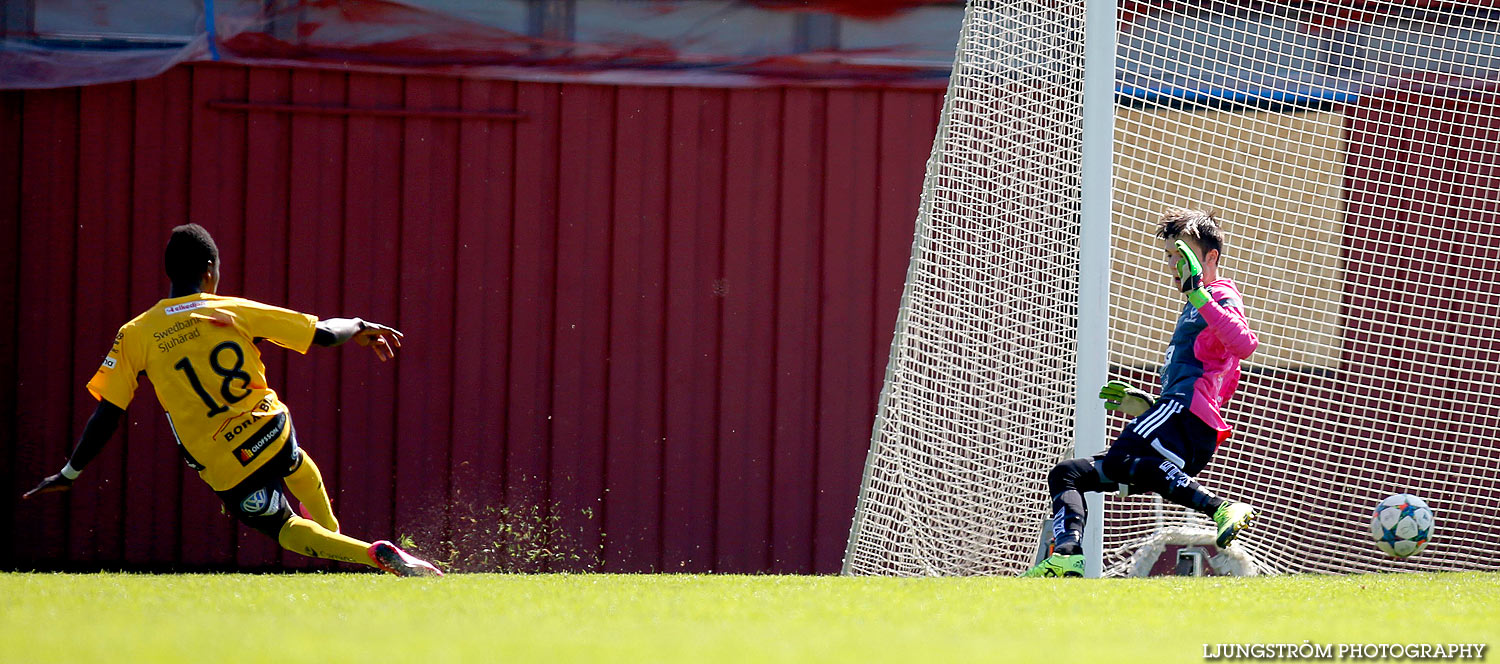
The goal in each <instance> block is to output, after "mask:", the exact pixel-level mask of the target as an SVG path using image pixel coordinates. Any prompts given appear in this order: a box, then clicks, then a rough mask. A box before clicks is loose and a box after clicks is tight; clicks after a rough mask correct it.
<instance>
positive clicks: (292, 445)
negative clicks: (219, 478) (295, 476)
mask: <svg viewBox="0 0 1500 664" xmlns="http://www.w3.org/2000/svg"><path fill="white" fill-rule="evenodd" d="M291 425H292V423H291V419H290V418H288V419H287V428H289V429H290V428H291ZM301 465H302V449H301V448H299V447H297V433H296V431H288V432H287V436H286V444H285V445H282V446H281V450H280V451H278V452H276V456H274V457H271V459H270V460H269V461H267V462H265V464H263V465H261V467H260V468H258V469H256V471H255V472H253V473H251V474H250V476H249V477H246V478H245V480H244V481H243V482H240V483H239V484H236V485H235V486H234V488H232V489H229V490H227V491H215V492H214V493H216V494H218V496H219V500H222V501H224V509H225V510H226V511H228V512H229V514H230V515H232V516H233V517H234V518H235V519H237V520H238V521H239V522H240V523H243V524H245V525H247V526H249V527H251V528H254V529H255V530H258V531H260V532H262V533H265V534H266V535H267V536H268V537H270V538H271V539H273V540H276V539H278V537H279V536H280V535H281V527H282V526H283V525H286V522H287V519H290V518H292V505H291V503H290V502H289V501H288V500H287V499H286V495H285V494H283V493H282V479H283V478H285V477H286V476H287V475H290V474H292V472H293V471H295V470H297V468H299V467H300V466H301Z"/></svg>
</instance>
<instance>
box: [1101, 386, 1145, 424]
mask: <svg viewBox="0 0 1500 664" xmlns="http://www.w3.org/2000/svg"><path fill="white" fill-rule="evenodd" d="M1099 398H1100V399H1103V400H1104V408H1105V410H1117V411H1120V412H1122V413H1125V414H1127V415H1129V416H1131V417H1140V416H1141V415H1144V414H1146V411H1148V410H1150V409H1151V405H1152V404H1153V403H1155V401H1156V400H1155V399H1152V398H1151V395H1150V394H1147V393H1146V391H1145V390H1139V389H1136V388H1135V387H1134V386H1132V385H1131V384H1130V383H1127V382H1125V381H1123V380H1112V381H1109V382H1108V383H1105V385H1104V387H1101V388H1099Z"/></svg>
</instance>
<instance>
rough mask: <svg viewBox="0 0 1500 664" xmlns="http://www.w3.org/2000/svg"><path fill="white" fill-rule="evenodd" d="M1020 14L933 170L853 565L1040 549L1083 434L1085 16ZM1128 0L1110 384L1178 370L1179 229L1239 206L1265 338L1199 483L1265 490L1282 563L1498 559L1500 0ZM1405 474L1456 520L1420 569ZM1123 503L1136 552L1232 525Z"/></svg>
mask: <svg viewBox="0 0 1500 664" xmlns="http://www.w3.org/2000/svg"><path fill="white" fill-rule="evenodd" d="M996 4H998V3H987V2H975V3H972V5H971V7H970V8H969V11H968V14H967V17H966V21H965V27H964V31H963V36H962V39H961V43H960V48H959V56H958V62H957V63H956V64H955V70H954V77H953V79H952V82H951V84H950V90H949V97H948V102H947V109H946V111H945V114H944V117H943V125H942V127H941V128H940V131H939V134H938V139H937V142H936V143H935V145H934V149H933V157H932V159H931V161H930V162H929V168H928V187H927V190H926V197H925V198H924V200H923V206H922V212H921V214H920V218H919V221H918V238H917V241H916V245H915V248H914V253H913V263H912V267H911V272H910V276H909V278H908V284H907V302H906V303H905V305H904V306H903V309H902V315H903V319H902V322H901V324H900V325H899V326H898V328H897V335H896V342H895V344H894V345H893V348H892V361H891V365H890V370H889V375H888V379H887V385H886V390H885V392H884V393H883V395H882V400H881V411H880V415H879V417H878V419H877V427H876V430H875V433H874V440H873V443H872V452H871V457H870V461H869V464H868V465H869V468H868V469H867V479H866V486H865V488H864V490H863V491H862V493H861V500H860V507H859V514H858V516H857V517H856V524H855V525H856V527H855V529H854V532H853V535H852V536H851V545H850V551H849V556H848V558H847V560H846V569H847V570H848V571H850V572H853V573H881V574H972V573H1014V572H1018V571H1020V570H1022V569H1024V568H1025V567H1026V565H1028V564H1029V563H1030V561H1031V556H1032V552H1033V550H1034V548H1035V546H1036V537H1037V524H1038V523H1039V522H1040V521H1041V520H1042V519H1043V518H1044V517H1045V516H1046V503H1047V496H1046V495H1045V493H1046V489H1045V477H1046V472H1047V470H1048V469H1049V468H1050V467H1051V465H1052V464H1053V463H1055V462H1056V461H1058V460H1060V459H1061V458H1063V457H1064V455H1066V454H1068V453H1069V452H1070V441H1071V437H1072V435H1073V429H1072V420H1073V410H1074V403H1073V397H1072V395H1073V386H1072V384H1071V381H1072V379H1073V368H1072V367H1071V366H1068V365H1067V363H1068V362H1071V361H1072V359H1071V358H1072V353H1073V350H1074V349H1073V343H1074V342H1073V339H1074V338H1075V337H1074V333H1073V331H1072V326H1073V325H1074V317H1075V316H1076V312H1077V304H1076V302H1077V301H1076V295H1075V286H1074V284H1075V282H1076V279H1077V271H1076V268H1075V267H1074V266H1073V265H1072V264H1071V263H1070V262H1069V261H1070V258H1071V257H1076V247H1077V240H1078V228H1077V219H1076V216H1077V204H1076V203H1075V201H1076V200H1077V197H1078V193H1079V189H1078V186H1077V182H1078V178H1077V173H1078V171H1079V167H1080V163H1079V159H1080V152H1079V140H1078V139H1079V135H1078V133H1077V132H1076V127H1078V126H1079V125H1080V117H1081V116H1080V115H1079V114H1078V113H1077V112H1076V111H1080V110H1081V96H1080V94H1079V90H1080V89H1081V75H1082V60H1081V53H1082V37H1081V31H1082V7H1081V3H1078V4H1077V5H1074V4H1066V3H1047V4H1042V3H1029V4H1025V5H1018V4H1016V3H1005V5H1006V8H1000V7H997V6H996ZM1124 7H1125V9H1126V11H1123V12H1122V13H1121V15H1120V21H1119V26H1120V28H1119V33H1118V34H1117V40H1118V41H1117V56H1118V57H1117V63H1116V72H1115V79H1116V92H1117V96H1116V102H1117V103H1116V108H1115V111H1114V115H1115V134H1114V148H1113V154H1114V185H1113V186H1114V190H1113V193H1112V206H1113V212H1114V216H1113V224H1112V231H1111V235H1112V239H1111V243H1112V247H1111V266H1110V269H1111V278H1110V291H1111V292H1110V311H1109V315H1110V324H1109V356H1110V375H1111V377H1115V378H1122V379H1125V380H1129V381H1132V382H1134V383H1136V384H1138V385H1141V386H1143V387H1146V388H1148V390H1149V391H1153V392H1154V391H1156V390H1157V389H1158V384H1157V383H1158V379H1157V372H1158V371H1159V369H1160V365H1161V361H1162V355H1163V353H1164V351H1165V343H1166V340H1167V338H1168V337H1169V335H1170V332H1171V328H1172V325H1173V323H1174V318H1175V314H1176V312H1177V310H1178V308H1179V307H1180V306H1181V303H1182V300H1181V296H1180V295H1179V294H1177V293H1175V292H1173V291H1172V289H1171V286H1170V281H1169V277H1168V275H1167V273H1166V266H1165V262H1164V260H1163V257H1162V249H1161V247H1160V244H1159V241H1158V240H1156V239H1155V238H1154V237H1153V236H1152V233H1153V232H1154V230H1155V228H1154V227H1155V222H1156V220H1157V219H1159V217H1160V214H1161V212H1162V210H1163V209H1165V208H1167V207H1172V206H1190V207H1200V208H1206V209H1210V210H1213V211H1215V212H1216V213H1217V214H1218V216H1219V217H1220V219H1221V220H1222V222H1223V224H1224V227H1225V229H1226V231H1227V232H1228V239H1227V242H1226V246H1225V252H1224V259H1223V261H1222V263H1221V274H1222V275H1223V276H1226V277H1228V278H1230V279H1233V280H1234V281H1235V282H1236V284H1237V285H1238V286H1239V288H1240V290H1241V292H1242V293H1243V294H1244V297H1245V302H1246V305H1247V309H1248V311H1249V316H1250V319H1251V323H1252V326H1253V328H1254V329H1255V331H1256V333H1257V335H1258V336H1259V338H1260V348H1259V349H1258V350H1257V351H1256V354H1255V355H1254V356H1253V357H1251V358H1250V359H1249V360H1248V361H1246V362H1245V363H1244V364H1243V365H1242V369H1243V371H1244V375H1243V377H1242V379H1241V383H1240V387H1239V390H1238V392H1237V393H1236V395H1235V397H1234V399H1233V400H1232V401H1231V402H1230V403H1229V404H1228V405H1227V406H1226V408H1225V417H1226V419H1227V420H1229V421H1230V422H1231V423H1232V424H1233V425H1234V426H1235V434H1234V436H1233V438H1231V439H1230V440H1229V441H1228V442H1226V443H1225V444H1224V446H1223V447H1221V448H1220V451H1219V453H1218V455H1217V456H1216V457H1215V459H1214V461H1213V462H1212V463H1211V464H1210V465H1209V467H1208V469H1207V470H1205V471H1204V472H1203V473H1202V474H1201V475H1200V476H1199V480H1200V481H1202V482H1203V483H1204V485H1205V486H1207V487H1209V488H1210V489H1211V490H1213V491H1215V492H1216V493H1218V494H1219V495H1222V496H1225V497H1227V498H1231V499H1235V500H1244V501H1247V502H1249V503H1251V504H1253V505H1255V506H1256V507H1257V508H1259V509H1260V511H1261V513H1262V518H1261V520H1260V521H1258V522H1257V524H1256V526H1255V528H1254V529H1253V530H1252V531H1251V532H1250V533H1249V534H1248V535H1247V536H1246V537H1244V538H1242V540H1241V544H1239V545H1238V546H1242V547H1243V548H1244V550H1245V551H1246V552H1247V553H1248V554H1249V555H1250V556H1251V557H1252V558H1253V559H1254V560H1255V562H1256V565H1257V566H1258V567H1259V569H1260V571H1262V572H1270V573H1289V572H1330V573H1343V572H1366V571H1387V570H1393V569H1394V570H1403V569H1409V570H1439V569H1496V568H1497V563H1496V562H1495V561H1496V560H1497V554H1500V542H1497V540H1496V539H1495V538H1494V537H1493V536H1492V533H1494V532H1495V528H1496V526H1497V525H1500V524H1497V523H1496V521H1497V516H1496V510H1495V509H1494V503H1495V497H1496V496H1497V495H1500V453H1497V450H1496V442H1495V440H1496V429H1497V424H1500V410H1497V408H1496V405H1497V404H1496V402H1497V398H1496V397H1495V393H1496V389H1495V387H1496V382H1497V379H1496V376H1497V374H1500V341H1497V340H1496V339H1497V338H1500V329H1497V328H1500V301H1497V299H1496V297H1495V296H1494V295H1493V292H1494V290H1495V289H1494V286H1493V285H1492V284H1493V283H1495V280H1496V279H1497V277H1500V274H1497V271H1500V246H1497V245H1500V243H1497V242H1496V241H1495V236H1496V234H1497V233H1500V217H1497V216H1496V214H1497V209H1500V191H1497V186H1500V172H1497V164H1500V105H1497V101H1500V98H1497V96H1496V94H1495V88H1496V85H1497V80H1500V62H1497V61H1496V59H1495V51H1496V46H1497V44H1500V12H1497V11H1494V10H1490V9H1488V8H1484V7H1476V6H1473V5H1457V4H1452V5H1450V4H1443V3H1423V6H1422V7H1400V6H1394V5H1388V4H1374V3H1370V4H1366V3H1358V4H1356V3H1342V4H1341V3H1327V2H1311V3H1297V4H1276V3H1254V4H1251V3H1237V4H1229V3H1176V2H1174V3H1155V4H1151V3H1146V4H1131V5H1124ZM1018 15H1028V18H1025V19H1020V18H1017V16H1018ZM1033 47H1035V48H1037V49H1040V50H1038V51H1037V53H1036V54H1023V52H1024V51H1026V50H1027V49H1029V48H1033ZM1049 49H1051V50H1049ZM1043 58H1045V60H1043ZM1042 62H1045V63H1046V64H1041V63H1042ZM986 68H987V69H986ZM1044 71H1045V72H1047V73H1046V74H1045V75H1044V74H1043V73H1042V72H1044ZM1082 407H1085V408H1098V407H1100V405H1099V404H1098V403H1085V404H1082ZM1124 424H1125V420H1124V419H1123V418H1120V417H1117V416H1112V417H1111V418H1110V420H1109V423H1108V427H1107V429H1108V431H1107V436H1108V437H1112V436H1113V435H1114V434H1115V433H1117V432H1118V431H1119V429H1120V428H1121V427H1122V426H1124ZM1393 493H1413V494H1416V495H1418V496H1421V497H1423V498H1424V499H1425V500H1426V501H1427V502H1428V504H1429V505H1431V506H1432V507H1433V509H1434V511H1435V512H1436V514H1437V528H1436V536H1435V539H1434V541H1433V543H1432V544H1431V545H1430V546H1429V547H1428V548H1427V549H1426V550H1425V551H1424V552H1423V553H1422V554H1420V555H1418V556H1415V557H1413V558H1410V559H1406V560H1395V559H1392V558H1389V557H1387V556H1385V555H1383V554H1381V553H1380V552H1378V551H1377V550H1376V549H1375V548H1374V547H1373V546H1372V544H1371V541H1370V540H1371V537H1370V533H1369V518H1370V515H1371V513H1372V511H1373V507H1374V505H1375V503H1376V502H1377V501H1378V500H1380V499H1381V498H1383V497H1385V496H1386V495H1389V494H1393ZM1104 519H1105V521H1104V523H1105V547H1104V564H1105V571H1106V573H1107V574H1124V573H1127V572H1128V571H1129V568H1130V566H1131V555H1132V553H1133V552H1135V551H1136V550H1137V549H1138V548H1140V547H1141V545H1142V544H1143V543H1146V542H1147V541H1148V540H1150V538H1151V537H1152V535H1153V534H1155V533H1160V532H1162V531H1163V530H1164V529H1168V528H1181V527H1195V526H1196V527H1200V528H1206V527H1208V526H1209V522H1208V521H1207V520H1205V519H1203V518H1202V517H1201V516H1198V515H1196V514H1191V513H1189V512H1188V511H1187V510H1184V509H1182V508H1180V507H1177V506H1174V505H1170V504H1163V503H1162V501H1161V500H1160V499H1159V498H1156V497H1154V496H1132V497H1129V498H1119V497H1116V496H1113V495H1111V496H1108V497H1107V498H1106V501H1105V514H1104Z"/></svg>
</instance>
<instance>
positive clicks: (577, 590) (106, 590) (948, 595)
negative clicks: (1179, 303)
mask: <svg viewBox="0 0 1500 664" xmlns="http://www.w3.org/2000/svg"><path fill="white" fill-rule="evenodd" d="M1497 637H1500V575H1497V574H1483V573H1463V574H1404V575H1396V574H1391V575H1369V576H1349V577H1311V576H1298V577H1269V578H1252V579H1233V578H1208V579H1183V578H1157V579H1111V580H1103V581H1097V580H1066V581H1063V580H1047V579H1009V578H1004V579H999V578H984V579H884V578H876V579H870V578H858V579H855V578H842V577H791V576H687V575H659V576H614V575H486V574H467V575H460V574H454V575H450V576H448V577H446V578H443V579H397V578H394V577H387V576H380V575H375V574H288V575H236V574H225V575H133V574H85V575H74V574H0V661H3V662H38V663H45V662H64V663H67V664H77V663H79V662H192V663H194V664H197V663H200V662H203V663H208V662H212V663H219V662H266V663H270V664H282V663H292V662H317V663H319V664H322V663H326V662H356V661H357V662H365V663H382V662H399V661H415V662H448V661H466V662H468V661H472V662H512V661H519V662H559V661H562V662H566V661H576V662H597V661H622V662H720V661H727V662H736V661H768V662H785V661H811V662H841V661H842V662H949V661H958V662H971V661H987V662H1012V661H1014V662H1026V661H1030V662H1049V663H1057V664H1063V663H1071V662H1132V661H1140V662H1147V661H1149V662H1203V661H1205V660H1204V658H1203V645H1204V644H1206V643H1207V644H1215V643H1297V644H1301V643H1302V642H1303V641H1304V640H1311V641H1312V642H1314V643H1318V644H1337V643H1342V642H1350V643H1403V644H1404V643H1489V644H1495V643H1497V642H1500V638H1497ZM1486 654H1487V655H1488V654H1489V653H1486Z"/></svg>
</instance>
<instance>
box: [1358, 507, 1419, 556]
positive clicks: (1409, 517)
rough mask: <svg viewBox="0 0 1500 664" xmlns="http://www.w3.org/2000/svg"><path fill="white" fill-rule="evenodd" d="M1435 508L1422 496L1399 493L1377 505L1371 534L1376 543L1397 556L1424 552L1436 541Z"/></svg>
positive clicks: (1372, 518)
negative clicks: (1433, 532) (1433, 512)
mask: <svg viewBox="0 0 1500 664" xmlns="http://www.w3.org/2000/svg"><path fill="white" fill-rule="evenodd" d="M1432 529H1433V525H1432V508H1430V507H1428V506H1427V503H1425V502H1423V501H1422V499H1421V498H1418V497H1416V496H1413V495H1411V494H1407V493H1398V494H1396V495H1394V496H1390V497H1388V498H1386V499H1385V500H1382V501H1380V502H1379V503H1377V504H1376V505H1375V514H1374V516H1372V517H1371V518H1370V536H1371V537H1374V538H1375V546H1376V548H1378V549H1380V550H1381V551H1384V552H1386V553H1387V554H1389V555H1392V556H1395V557H1397V558H1405V557H1407V556H1413V555H1416V554H1418V553H1421V551H1422V549H1425V548H1427V543H1428V542H1431V541H1432Z"/></svg>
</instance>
